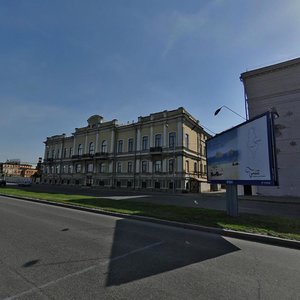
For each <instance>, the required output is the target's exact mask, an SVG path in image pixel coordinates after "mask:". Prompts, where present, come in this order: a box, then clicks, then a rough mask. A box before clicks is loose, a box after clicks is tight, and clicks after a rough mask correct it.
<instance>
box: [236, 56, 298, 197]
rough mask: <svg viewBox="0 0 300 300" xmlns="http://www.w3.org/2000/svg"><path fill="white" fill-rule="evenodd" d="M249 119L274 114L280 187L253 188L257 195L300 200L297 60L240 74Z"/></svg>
mask: <svg viewBox="0 0 300 300" xmlns="http://www.w3.org/2000/svg"><path fill="white" fill-rule="evenodd" d="M240 78H241V81H242V82H243V84H244V88H245V100H246V103H247V106H248V114H249V118H253V117H255V116H257V115H259V114H262V113H264V112H266V111H274V112H275V111H276V112H277V113H278V115H279V117H278V118H276V119H275V137H276V152H277V162H278V177H279V186H275V187H256V191H253V192H254V193H255V192H256V193H257V194H261V195H273V196H298V197H299V196H300V58H297V59H293V60H290V61H286V62H283V63H279V64H275V65H271V66H267V67H264V68H260V69H256V70H252V71H249V72H245V73H242V74H241V77H240Z"/></svg>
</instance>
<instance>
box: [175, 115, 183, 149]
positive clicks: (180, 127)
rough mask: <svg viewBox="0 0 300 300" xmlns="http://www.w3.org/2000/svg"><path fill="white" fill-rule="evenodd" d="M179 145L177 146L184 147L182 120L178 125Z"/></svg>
mask: <svg viewBox="0 0 300 300" xmlns="http://www.w3.org/2000/svg"><path fill="white" fill-rule="evenodd" d="M176 141H177V145H176V146H183V122H182V121H181V120H179V121H178V123H177V139H176Z"/></svg>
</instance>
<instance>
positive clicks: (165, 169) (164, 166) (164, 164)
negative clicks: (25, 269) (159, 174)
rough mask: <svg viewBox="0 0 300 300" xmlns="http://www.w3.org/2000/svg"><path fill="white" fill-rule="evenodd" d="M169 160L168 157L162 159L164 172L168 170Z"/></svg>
mask: <svg viewBox="0 0 300 300" xmlns="http://www.w3.org/2000/svg"><path fill="white" fill-rule="evenodd" d="M167 162H168V160H167V159H166V158H164V159H163V160H162V171H163V172H164V173H166V172H167Z"/></svg>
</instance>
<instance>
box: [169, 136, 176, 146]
mask: <svg viewBox="0 0 300 300" xmlns="http://www.w3.org/2000/svg"><path fill="white" fill-rule="evenodd" d="M175 145H176V133H175V132H170V133H169V148H172V149H174V148H175Z"/></svg>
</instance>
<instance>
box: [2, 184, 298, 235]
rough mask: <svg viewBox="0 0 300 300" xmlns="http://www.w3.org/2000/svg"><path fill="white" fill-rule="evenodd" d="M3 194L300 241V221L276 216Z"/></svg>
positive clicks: (25, 193)
mask: <svg viewBox="0 0 300 300" xmlns="http://www.w3.org/2000/svg"><path fill="white" fill-rule="evenodd" d="M0 193H1V194H6V195H11V196H19V197H29V198H34V199H42V200H48V201H56V202H63V203H69V204H73V205H80V206H86V207H91V208H99V209H102V210H104V211H109V212H117V213H123V214H128V215H138V216H146V217H153V218H158V219H163V220H169V221H177V222H183V223H188V224H197V225H203V226H209V227H215V228H221V229H231V230H237V231H243V232H249V233H257V234H264V235H269V236H274V237H280V238H286V239H294V240H299V241H300V221H298V220H292V219H287V218H282V217H277V216H261V215H254V214H240V216H239V217H236V218H233V217H229V216H227V214H226V212H224V211H219V210H212V209H204V208H193V207H181V206H180V207H179V206H173V205H159V204H152V203H146V202H136V201H134V202H133V201H128V200H127V201H125V200H111V199H105V198H98V197H93V196H83V195H66V194H55V193H53V194H50V193H36V192H30V191H24V190H17V189H12V188H1V190H0ZM141 201H143V200H141Z"/></svg>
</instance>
